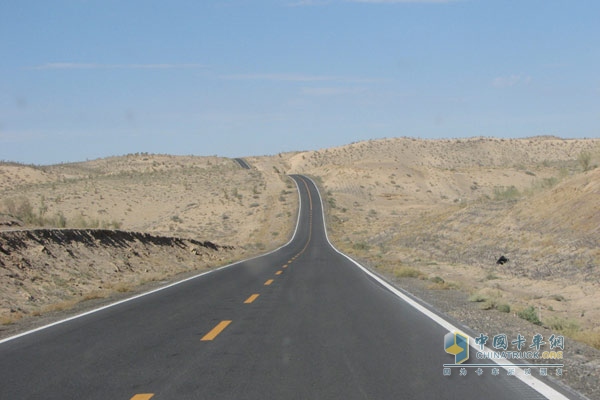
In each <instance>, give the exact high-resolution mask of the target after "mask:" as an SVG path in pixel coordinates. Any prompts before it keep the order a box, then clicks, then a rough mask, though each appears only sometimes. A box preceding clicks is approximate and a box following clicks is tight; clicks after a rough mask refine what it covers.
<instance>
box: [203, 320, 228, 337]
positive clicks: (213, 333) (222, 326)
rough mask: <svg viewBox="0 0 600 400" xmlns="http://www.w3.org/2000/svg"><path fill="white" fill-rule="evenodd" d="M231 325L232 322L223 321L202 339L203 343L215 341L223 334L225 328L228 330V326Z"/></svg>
mask: <svg viewBox="0 0 600 400" xmlns="http://www.w3.org/2000/svg"><path fill="white" fill-rule="evenodd" d="M230 323H231V321H221V322H219V324H218V325H217V326H215V327H214V328H213V329H212V330H211V331H210V332H208V333H207V334H206V335H204V337H203V338H202V339H200V340H201V341H203V342H206V341H209V340H213V339H214V338H216V337H217V336H218V335H219V333H221V332H223V330H224V329H225V328H227V326H228V325H229V324H230Z"/></svg>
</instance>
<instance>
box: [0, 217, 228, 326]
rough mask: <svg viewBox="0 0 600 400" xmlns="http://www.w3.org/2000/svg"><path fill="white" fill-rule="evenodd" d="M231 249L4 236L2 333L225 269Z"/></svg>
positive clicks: (159, 240)
mask: <svg viewBox="0 0 600 400" xmlns="http://www.w3.org/2000/svg"><path fill="white" fill-rule="evenodd" d="M234 253H235V250H234V248H233V247H231V246H219V245H217V244H214V243H212V242H209V241H197V240H193V239H181V238H176V237H165V236H156V235H151V234H147V233H141V232H127V231H120V230H105V229H34V230H19V231H4V232H0V291H1V292H2V297H1V298H0V333H1V331H2V330H5V328H6V326H8V325H10V324H13V323H15V322H17V321H19V320H21V319H22V318H23V317H31V316H39V315H41V314H44V313H48V312H54V311H60V310H63V309H69V308H71V307H73V306H75V305H76V304H77V303H80V302H82V301H85V300H91V299H97V298H103V297H108V296H111V295H114V294H115V293H119V292H121V293H123V292H129V291H132V290H135V288H136V287H138V286H140V285H143V284H146V283H148V282H152V281H156V280H161V279H164V278H166V277H169V276H173V275H176V274H181V273H185V272H189V271H199V270H203V269H208V268H211V267H213V266H217V265H221V264H223V263H225V262H227V261H229V260H230V259H231V258H232V257H234Z"/></svg>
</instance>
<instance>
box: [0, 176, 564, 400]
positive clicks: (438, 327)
mask: <svg viewBox="0 0 600 400" xmlns="http://www.w3.org/2000/svg"><path fill="white" fill-rule="evenodd" d="M292 178H293V179H294V181H295V182H296V184H297V187H298V193H299V196H300V200H301V207H300V210H299V215H298V222H297V227H296V231H295V234H294V237H293V238H292V240H291V241H290V242H289V243H288V244H286V245H285V246H283V247H282V248H280V249H278V250H277V251H274V252H272V253H269V254H266V255H264V256H261V257H258V258H254V259H250V260H246V261H243V262H239V263H236V264H233V265H230V266H227V267H223V268H220V269H218V270H215V271H212V272H210V273H206V274H202V275H199V276H197V277H194V278H192V279H188V280H185V281H182V282H179V283H177V284H175V285H171V286H169V287H166V288H163V289H161V290H158V291H154V292H151V293H148V294H145V295H142V296H138V297H136V298H134V299H131V300H128V301H125V302H120V303H119V304H116V305H113V306H111V307H107V308H104V309H101V310H97V311H95V312H91V313H88V314H86V315H83V316H80V317H78V318H74V319H71V320H69V321H65V322H63V323H59V324H55V325H53V326H50V327H46V328H44V329H41V330H38V331H36V332H32V333H27V334H24V335H21V336H18V337H13V338H9V339H8V340H4V341H2V342H0V377H1V381H0V399H44V400H48V399H61V400H63V399H125V400H127V399H133V400H148V399H152V400H161V399H211V400H215V399H261V400H264V399H302V400H304V399H344V400H351V399H384V400H386V399H435V398H438V399H449V398H456V399H459V398H460V399H482V398H485V399H486V400H493V399H543V398H566V397H560V396H563V395H562V394H560V393H559V392H557V391H555V390H554V389H552V388H550V387H548V386H547V385H545V384H542V383H541V382H539V381H535V382H523V380H521V379H518V378H516V377H511V376H506V373H504V371H503V373H501V374H500V375H499V376H492V375H491V374H489V373H488V372H487V370H486V373H485V374H483V375H481V376H478V375H477V374H475V373H474V372H473V371H474V369H470V370H469V374H468V375H467V376H459V374H458V370H453V371H452V372H453V374H452V376H443V374H442V366H443V365H444V364H447V363H450V362H452V360H453V357H452V356H449V355H448V354H447V353H446V352H445V351H444V348H443V343H444V335H446V334H447V333H448V329H447V328H448V325H443V324H441V322H439V321H436V320H435V318H440V317H439V316H438V315H437V314H436V313H435V312H433V311H431V310H429V309H428V308H427V307H425V306H423V305H419V304H418V302H415V301H414V299H413V300H411V299H408V300H405V299H403V298H402V297H401V296H403V294H402V293H400V292H398V291H397V290H395V289H393V288H390V287H389V285H387V284H386V283H385V282H383V281H382V280H380V279H379V278H377V277H375V276H373V275H372V274H370V273H368V271H366V270H364V269H362V268H361V267H359V266H358V265H357V264H356V263H354V262H353V261H352V260H350V259H349V258H348V257H346V256H344V255H342V254H341V253H339V252H338V251H337V250H335V249H334V248H333V247H332V246H331V245H330V243H329V241H328V239H327V235H326V231H325V224H324V218H323V209H322V203H321V198H320V195H319V193H318V190H317V188H316V186H315V185H314V184H313V182H312V181H311V180H310V179H308V178H306V177H303V176H299V175H294V176H292ZM399 296H400V297H399ZM404 296H405V295H404ZM411 302H412V304H411ZM415 304H416V306H415ZM419 307H420V308H421V309H419ZM427 312H429V313H430V315H427V314H426V313H427ZM424 313H425V314H424ZM532 386H533V387H536V388H537V389H538V390H540V389H539V388H540V387H541V388H542V390H541V392H543V393H544V394H542V393H540V392H538V391H536V390H533V389H532ZM544 387H545V388H544Z"/></svg>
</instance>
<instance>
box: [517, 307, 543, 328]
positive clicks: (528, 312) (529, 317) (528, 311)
mask: <svg viewBox="0 0 600 400" xmlns="http://www.w3.org/2000/svg"><path fill="white" fill-rule="evenodd" d="M517 315H518V316H519V318H522V319H524V320H526V321H529V322H531V323H532V324H535V325H542V321H540V319H539V317H538V313H537V311H536V309H535V308H534V307H533V306H529V307H526V308H524V309H522V310H520V311H518V312H517Z"/></svg>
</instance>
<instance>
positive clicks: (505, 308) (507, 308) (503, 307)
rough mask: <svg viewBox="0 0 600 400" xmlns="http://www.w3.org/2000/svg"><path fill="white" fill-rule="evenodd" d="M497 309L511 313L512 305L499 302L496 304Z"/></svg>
mask: <svg viewBox="0 0 600 400" xmlns="http://www.w3.org/2000/svg"><path fill="white" fill-rule="evenodd" d="M496 310H498V311H500V312H504V313H509V312H510V306H509V305H508V304H498V306H496Z"/></svg>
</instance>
